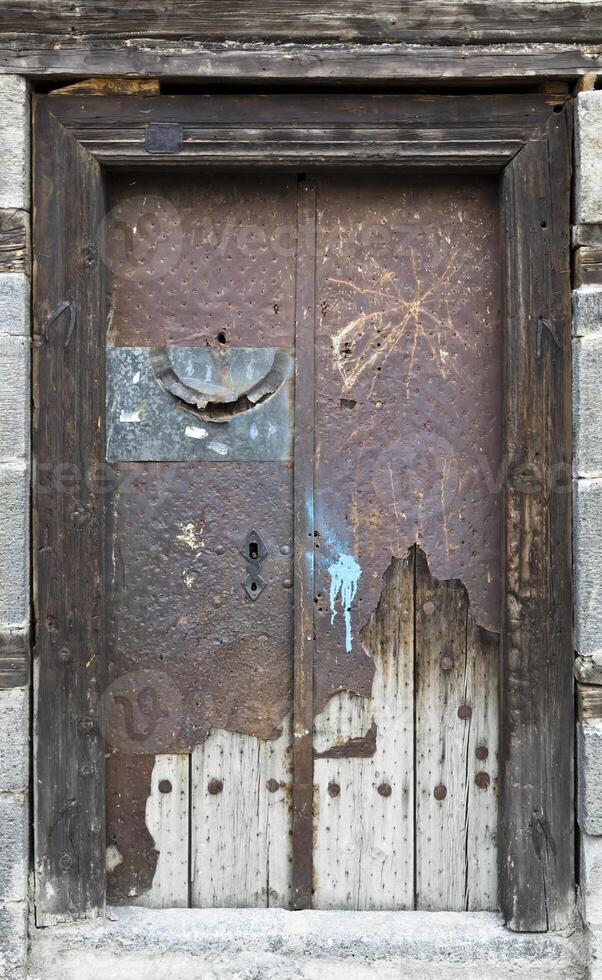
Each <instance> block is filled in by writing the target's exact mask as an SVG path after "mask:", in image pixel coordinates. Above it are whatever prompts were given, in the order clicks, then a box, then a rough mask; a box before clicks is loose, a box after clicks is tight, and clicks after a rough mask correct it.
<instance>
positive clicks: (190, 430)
mask: <svg viewBox="0 0 602 980" xmlns="http://www.w3.org/2000/svg"><path fill="white" fill-rule="evenodd" d="M184 435H185V436H188V438H189V439H206V438H207V436H208V435H209V433H208V432H207V429H200V428H199V427H198V425H187V426H186V428H185V429H184Z"/></svg>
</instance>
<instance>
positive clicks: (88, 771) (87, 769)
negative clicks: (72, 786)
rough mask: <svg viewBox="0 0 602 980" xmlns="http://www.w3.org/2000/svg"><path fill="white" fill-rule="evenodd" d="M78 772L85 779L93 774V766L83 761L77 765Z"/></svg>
mask: <svg viewBox="0 0 602 980" xmlns="http://www.w3.org/2000/svg"><path fill="white" fill-rule="evenodd" d="M79 774H80V776H83V777H84V778H85V779H88V778H89V777H90V776H92V775H93V774H94V766H92V765H90V763H89V762H84V764H83V765H82V766H80V767H79Z"/></svg>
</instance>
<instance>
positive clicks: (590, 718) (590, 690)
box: [577, 684, 602, 722]
mask: <svg viewBox="0 0 602 980" xmlns="http://www.w3.org/2000/svg"><path fill="white" fill-rule="evenodd" d="M577 714H578V718H579V721H582V722H594V721H600V720H602V687H600V686H599V685H594V684H577Z"/></svg>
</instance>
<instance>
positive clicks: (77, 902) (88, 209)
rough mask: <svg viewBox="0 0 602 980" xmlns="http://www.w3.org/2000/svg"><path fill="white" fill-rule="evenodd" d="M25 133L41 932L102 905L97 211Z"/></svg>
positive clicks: (96, 178) (77, 157) (84, 156)
mask: <svg viewBox="0 0 602 980" xmlns="http://www.w3.org/2000/svg"><path fill="white" fill-rule="evenodd" d="M35 130H36V143H35V155H34V194H35V208H34V239H35V240H36V241H37V243H38V247H37V257H36V269H35V275H34V285H35V289H34V297H35V298H34V336H35V341H34V385H33V397H34V413H33V450H34V455H35V458H36V463H37V467H36V469H37V482H36V483H35V485H34V489H33V555H34V601H35V618H36V646H35V667H34V697H35V731H36V740H35V779H36V786H37V787H38V788H39V792H37V793H36V798H35V848H36V851H35V854H36V857H35V874H36V919H37V922H38V924H40V925H48V924H51V923H52V922H55V921H57V920H60V919H66V918H70V917H72V916H77V915H81V916H96V915H98V914H99V913H101V912H102V909H103V906H104V888H105V841H104V742H103V716H102V695H103V691H104V657H105V627H104V589H103V555H104V543H103V526H104V515H105V506H106V494H104V493H102V492H100V490H99V488H98V485H97V479H96V476H95V474H96V472H97V468H98V466H99V464H100V463H101V461H102V458H103V446H104V443H103V439H104V432H103V430H104V421H103V420H104V359H103V356H102V353H103V328H104V325H105V319H104V317H105V291H104V288H103V283H102V276H101V266H100V263H99V262H98V249H97V244H96V235H97V230H98V228H99V226H100V222H101V217H102V214H103V208H104V201H103V184H102V180H101V175H100V168H99V166H98V163H97V162H96V161H95V160H94V159H93V158H92V157H91V156H90V155H89V154H88V153H86V151H85V150H83V149H82V148H81V146H79V145H78V144H77V143H76V142H75V141H74V140H73V139H71V138H70V137H69V135H68V133H67V132H66V131H65V130H64V129H63V127H61V126H60V125H59V124H57V122H56V120H55V119H54V117H53V116H52V115H51V114H50V113H48V112H47V111H46V103H45V101H44V100H40V101H39V102H38V103H37V105H36V116H35ZM67 474H68V478H67V477H66V475H67Z"/></svg>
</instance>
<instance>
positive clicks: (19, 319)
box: [0, 76, 31, 337]
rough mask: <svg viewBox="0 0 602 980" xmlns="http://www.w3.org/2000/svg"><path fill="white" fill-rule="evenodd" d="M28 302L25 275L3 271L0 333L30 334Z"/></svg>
mask: <svg viewBox="0 0 602 980" xmlns="http://www.w3.org/2000/svg"><path fill="white" fill-rule="evenodd" d="M0 77H1V76H0ZM30 302H31V300H30V285H29V279H28V278H27V276H26V275H24V274H23V273H22V272H4V273H2V275H0V334H3V333H9V334H14V335H15V336H21V337H29V336H30V332H31V330H30V312H29V311H30Z"/></svg>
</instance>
